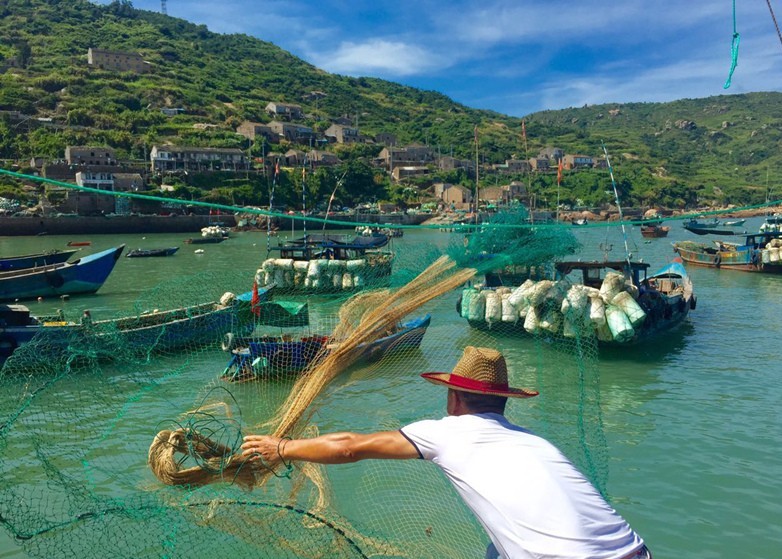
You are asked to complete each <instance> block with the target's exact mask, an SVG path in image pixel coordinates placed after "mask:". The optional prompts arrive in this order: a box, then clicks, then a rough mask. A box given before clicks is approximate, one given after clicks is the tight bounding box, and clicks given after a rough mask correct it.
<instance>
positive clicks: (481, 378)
mask: <svg viewBox="0 0 782 559" xmlns="http://www.w3.org/2000/svg"><path fill="white" fill-rule="evenodd" d="M421 376H422V377H423V378H425V379H426V380H428V381H429V382H431V383H434V384H441V385H445V386H447V387H448V388H451V389H452V390H461V391H462V392H472V393H474V394H487V395H490V396H505V397H506V398H531V397H532V396H537V395H538V393H537V392H536V391H534V390H527V389H526V388H511V387H509V386H508V367H507V365H506V364H505V358H504V357H503V356H502V354H501V353H500V352H499V351H497V350H495V349H489V348H487V347H473V346H467V347H465V348H464V353H463V354H462V358H461V359H459V362H458V363H457V364H456V367H454V368H453V372H451V373H423V374H422V375H421Z"/></svg>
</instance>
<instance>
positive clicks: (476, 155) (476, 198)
mask: <svg viewBox="0 0 782 559" xmlns="http://www.w3.org/2000/svg"><path fill="white" fill-rule="evenodd" d="M474 132H475V202H474V204H475V225H476V226H477V225H478V125H477V124H476V125H475V129H474Z"/></svg>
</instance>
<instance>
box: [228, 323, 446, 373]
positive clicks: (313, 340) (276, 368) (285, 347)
mask: <svg viewBox="0 0 782 559" xmlns="http://www.w3.org/2000/svg"><path fill="white" fill-rule="evenodd" d="M430 321H431V316H430V315H428V314H427V315H425V316H422V317H419V318H416V319H413V320H410V321H408V322H404V323H402V324H399V325H398V326H397V328H396V329H395V330H394V332H392V333H390V334H388V335H387V336H384V337H382V338H379V339H377V340H374V341H372V342H369V343H366V344H362V345H360V346H358V349H359V354H358V356H357V357H356V361H357V362H358V363H369V362H373V361H377V360H379V359H382V358H383V356H385V355H388V354H390V353H392V352H395V351H399V350H405V349H416V348H418V347H419V346H420V345H421V340H422V339H423V337H424V334H425V333H426V329H427V328H428V327H429V323H430ZM331 342H332V340H331V337H330V336H328V335H319V334H310V335H306V336H300V337H297V338H293V337H292V336H291V335H282V336H265V337H262V338H257V339H249V340H241V341H240V342H239V343H240V345H239V347H235V348H232V349H230V351H231V359H230V360H229V361H228V364H227V365H226V368H225V370H224V371H223V374H222V378H223V379H224V380H227V381H231V382H236V381H248V380H256V379H259V378H264V377H269V376H271V375H277V374H290V373H297V372H300V371H302V370H304V369H305V368H307V367H308V366H309V365H311V364H312V363H313V362H315V361H316V360H317V359H322V358H324V357H325V356H326V355H328V353H329V352H330V351H332V350H333V349H334V346H333V345H332V343H331ZM226 349H227V348H226Z"/></svg>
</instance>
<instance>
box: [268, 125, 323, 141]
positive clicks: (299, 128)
mask: <svg viewBox="0 0 782 559" xmlns="http://www.w3.org/2000/svg"><path fill="white" fill-rule="evenodd" d="M269 128H271V130H272V132H273V133H274V134H276V135H277V137H278V138H279V139H284V140H288V141H289V142H294V143H296V144H309V143H311V142H312V141H313V140H314V139H315V131H314V130H313V129H312V128H310V127H309V126H304V125H301V124H291V123H289V122H280V121H278V120H273V121H272V122H270V123H269Z"/></svg>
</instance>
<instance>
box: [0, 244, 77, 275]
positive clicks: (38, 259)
mask: <svg viewBox="0 0 782 559" xmlns="http://www.w3.org/2000/svg"><path fill="white" fill-rule="evenodd" d="M78 251H79V249H73V250H54V251H52V252H43V253H41V254H28V255H25V256H9V257H8V258H0V271H5V270H24V269H26V268H35V267H38V266H49V265H51V264H61V263H63V262H65V261H66V260H68V259H69V258H70V257H71V256H73V255H74V254H76V253H77V252H78Z"/></svg>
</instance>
